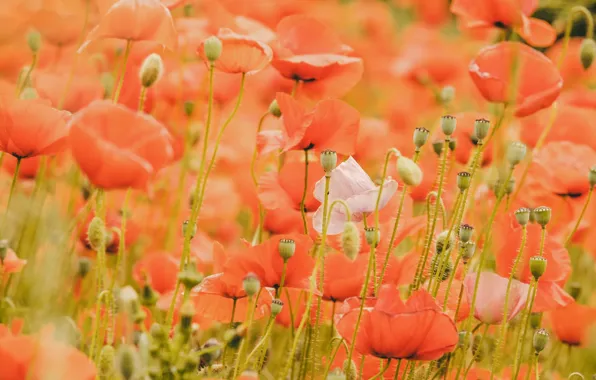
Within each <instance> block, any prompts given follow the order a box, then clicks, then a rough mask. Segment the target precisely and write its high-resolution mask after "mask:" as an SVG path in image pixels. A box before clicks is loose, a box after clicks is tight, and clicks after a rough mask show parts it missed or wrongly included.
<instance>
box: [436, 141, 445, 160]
mask: <svg viewBox="0 0 596 380" xmlns="http://www.w3.org/2000/svg"><path fill="white" fill-rule="evenodd" d="M443 142H444V141H443V140H437V141H435V142H433V150H434V151H435V153H436V154H437V156H439V157H440V156H441V153H443Z"/></svg>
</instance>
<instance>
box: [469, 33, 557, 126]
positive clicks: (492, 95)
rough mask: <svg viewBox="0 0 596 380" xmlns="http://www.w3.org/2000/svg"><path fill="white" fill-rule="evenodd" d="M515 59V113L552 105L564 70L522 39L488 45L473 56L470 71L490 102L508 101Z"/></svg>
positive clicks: (522, 113) (528, 111) (528, 113)
mask: <svg viewBox="0 0 596 380" xmlns="http://www.w3.org/2000/svg"><path fill="white" fill-rule="evenodd" d="M516 56H517V58H516ZM515 59H517V60H518V61H519V81H518V83H517V88H516V89H515V93H514V94H513V95H514V99H515V115H516V116H518V117H523V116H528V115H531V114H533V113H534V112H536V111H538V110H541V109H543V108H546V107H549V106H550V105H551V104H552V103H553V102H554V101H555V100H556V99H557V97H558V96H559V93H560V92H561V88H562V87H563V79H562V78H561V74H559V71H558V70H557V68H556V66H555V65H554V64H553V62H552V61H551V60H549V59H548V58H547V57H546V56H545V55H544V54H542V53H540V52H538V51H536V50H534V49H532V48H531V47H529V46H527V45H524V44H522V43H519V42H501V43H498V44H496V45H491V46H487V47H485V48H483V49H482V50H480V52H479V53H478V55H477V56H476V57H475V58H474V59H473V60H472V62H471V63H470V66H469V72H470V75H471V76H472V80H473V81H474V83H475V84H476V87H478V89H479V90H480V92H481V93H482V96H484V98H485V99H486V100H488V101H489V102H493V103H508V101H509V100H510V97H511V93H510V92H511V91H510V86H511V85H513V84H514V83H515V80H514V78H512V75H511V74H512V70H511V66H512V65H513V63H514V60H515Z"/></svg>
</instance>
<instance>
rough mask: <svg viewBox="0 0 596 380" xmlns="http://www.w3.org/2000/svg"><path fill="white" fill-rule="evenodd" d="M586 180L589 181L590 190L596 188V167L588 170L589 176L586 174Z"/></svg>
mask: <svg viewBox="0 0 596 380" xmlns="http://www.w3.org/2000/svg"><path fill="white" fill-rule="evenodd" d="M588 180H589V181H590V188H593V187H594V186H596V165H594V166H592V167H591V168H590V174H588Z"/></svg>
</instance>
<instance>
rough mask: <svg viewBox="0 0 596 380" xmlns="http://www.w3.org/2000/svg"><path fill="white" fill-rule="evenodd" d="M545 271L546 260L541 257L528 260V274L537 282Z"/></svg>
mask: <svg viewBox="0 0 596 380" xmlns="http://www.w3.org/2000/svg"><path fill="white" fill-rule="evenodd" d="M545 271H546V259H545V258H544V257H542V256H532V257H531V258H530V272H531V273H532V276H533V277H534V279H535V280H538V279H539V278H540V277H541V276H542V275H543V274H544V272H545Z"/></svg>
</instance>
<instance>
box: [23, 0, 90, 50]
mask: <svg viewBox="0 0 596 380" xmlns="http://www.w3.org/2000/svg"><path fill="white" fill-rule="evenodd" d="M41 5H42V6H41V8H40V9H38V10H37V11H36V12H35V14H34V15H33V19H32V22H33V25H34V27H35V29H36V30H37V31H39V33H40V34H41V35H42V36H43V38H44V39H45V40H46V41H47V42H49V43H50V44H52V45H56V46H61V47H62V46H67V45H70V44H73V43H75V42H76V41H77V40H78V39H79V36H80V35H81V32H82V31H83V27H84V26H85V8H86V7H87V5H85V3H84V2H81V1H77V0H45V1H44V2H43V3H41Z"/></svg>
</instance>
